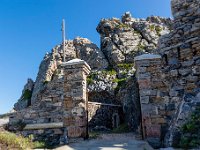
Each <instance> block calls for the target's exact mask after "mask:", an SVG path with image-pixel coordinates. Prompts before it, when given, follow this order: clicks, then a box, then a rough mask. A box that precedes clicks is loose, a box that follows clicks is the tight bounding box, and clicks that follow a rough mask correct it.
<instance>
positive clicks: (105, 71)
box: [102, 69, 117, 75]
mask: <svg viewBox="0 0 200 150" xmlns="http://www.w3.org/2000/svg"><path fill="white" fill-rule="evenodd" d="M102 74H104V75H116V74H117V72H116V71H115V70H114V69H110V70H103V71H102Z"/></svg>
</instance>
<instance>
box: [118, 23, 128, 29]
mask: <svg viewBox="0 0 200 150" xmlns="http://www.w3.org/2000/svg"><path fill="white" fill-rule="evenodd" d="M116 28H118V29H123V28H129V26H128V25H127V24H124V23H120V24H118V25H117V26H116Z"/></svg>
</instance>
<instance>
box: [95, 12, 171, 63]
mask: <svg viewBox="0 0 200 150" xmlns="http://www.w3.org/2000/svg"><path fill="white" fill-rule="evenodd" d="M171 22H172V21H171V20H170V19H164V18H160V17H148V18H147V19H146V20H144V19H135V18H132V17H131V14H130V13H129V12H127V13H125V14H124V15H123V16H122V20H120V19H117V18H112V19H102V20H101V21H100V23H99V25H98V27H97V31H98V32H99V33H100V36H101V50H102V51H103V53H104V54H105V56H106V58H107V59H108V60H109V63H110V65H111V66H114V67H116V65H117V64H119V63H133V62H134V57H135V56H137V55H140V54H143V53H149V52H153V51H155V49H156V46H157V42H158V39H159V37H160V36H161V35H164V34H166V33H169V31H170V29H171Z"/></svg>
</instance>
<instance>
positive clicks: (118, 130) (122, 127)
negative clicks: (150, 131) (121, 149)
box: [112, 123, 130, 133]
mask: <svg viewBox="0 0 200 150" xmlns="http://www.w3.org/2000/svg"><path fill="white" fill-rule="evenodd" d="M112 132H113V133H127V132H130V128H129V126H128V125H127V124H125V123H124V124H121V125H120V126H119V127H118V128H115V129H113V130H112Z"/></svg>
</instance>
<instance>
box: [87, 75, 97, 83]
mask: <svg viewBox="0 0 200 150" xmlns="http://www.w3.org/2000/svg"><path fill="white" fill-rule="evenodd" d="M95 76H96V73H91V74H90V75H89V76H88V77H87V84H88V85H89V84H92V83H94V79H95Z"/></svg>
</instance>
